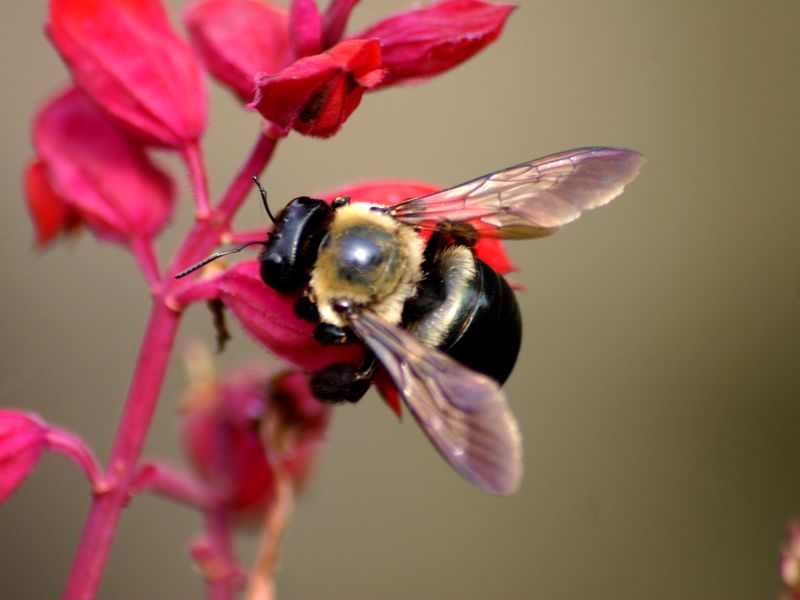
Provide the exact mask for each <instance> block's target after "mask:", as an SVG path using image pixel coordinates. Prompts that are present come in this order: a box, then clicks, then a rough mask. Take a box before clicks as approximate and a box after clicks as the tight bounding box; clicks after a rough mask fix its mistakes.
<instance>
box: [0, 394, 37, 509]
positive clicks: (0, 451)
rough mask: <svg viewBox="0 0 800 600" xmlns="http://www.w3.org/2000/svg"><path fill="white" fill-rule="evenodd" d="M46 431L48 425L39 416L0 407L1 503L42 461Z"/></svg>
mask: <svg viewBox="0 0 800 600" xmlns="http://www.w3.org/2000/svg"><path fill="white" fill-rule="evenodd" d="M46 432H47V427H46V425H45V424H44V423H43V422H42V421H41V419H39V417H37V416H36V415H31V414H26V413H23V412H18V411H15V410H6V409H0V503H2V502H5V501H6V499H8V497H9V496H10V495H11V494H12V493H14V490H16V489H17V487H18V486H19V485H20V484H21V483H22V481H23V480H24V479H25V477H27V476H28V474H29V473H30V472H31V471H32V470H33V468H34V467H35V466H36V464H37V463H38V462H39V457H40V456H41V455H42V451H44V449H45V447H46V440H45V434H46Z"/></svg>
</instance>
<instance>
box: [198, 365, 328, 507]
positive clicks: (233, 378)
mask: <svg viewBox="0 0 800 600" xmlns="http://www.w3.org/2000/svg"><path fill="white" fill-rule="evenodd" d="M201 360H204V359H202V358H201ZM209 375H210V376H209ZM185 407H186V408H185V418H184V426H183V442H184V449H185V451H186V454H187V456H188V458H189V459H190V460H191V462H192V465H193V467H194V468H195V470H196V471H197V473H198V474H199V475H200V477H201V478H202V479H203V480H204V481H205V482H206V483H207V484H208V485H209V486H210V488H211V489H212V490H213V492H214V494H215V496H216V497H217V498H218V499H219V500H221V501H222V502H224V504H225V505H226V506H228V507H229V508H230V509H232V510H234V511H235V512H236V513H238V514H239V515H242V516H247V515H251V514H257V512H258V511H260V510H261V509H263V508H264V506H266V505H267V504H268V503H269V502H271V501H272V500H273V498H274V495H275V491H276V485H277V478H278V477H280V476H286V477H288V478H289V479H290V480H291V481H292V482H293V483H294V485H295V486H296V487H299V486H301V485H302V484H303V482H304V481H305V478H306V476H307V475H308V472H309V470H310V469H311V466H312V462H313V459H314V457H315V455H316V451H317V450H318V449H319V447H320V445H321V443H322V442H323V440H324V436H325V431H326V429H327V425H328V420H329V417H330V408H329V407H327V406H324V405H322V404H321V403H320V402H318V401H317V400H315V399H314V398H313V397H312V396H311V392H310V389H309V387H308V382H307V378H306V376H305V375H303V374H301V373H298V372H286V373H282V374H279V375H277V376H274V375H273V374H272V373H271V372H270V370H269V369H267V368H265V367H260V366H253V367H249V368H243V369H239V370H237V371H233V372H230V373H226V374H224V375H223V376H216V375H214V374H213V373H210V374H209V373H205V374H204V375H203V378H201V379H200V380H198V381H195V382H194V385H193V386H192V388H191V390H190V392H189V395H188V396H187V399H186V402H185Z"/></svg>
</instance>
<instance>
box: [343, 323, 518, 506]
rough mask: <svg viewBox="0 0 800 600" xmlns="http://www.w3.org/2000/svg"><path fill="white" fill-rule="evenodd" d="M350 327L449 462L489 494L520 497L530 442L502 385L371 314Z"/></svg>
mask: <svg viewBox="0 0 800 600" xmlns="http://www.w3.org/2000/svg"><path fill="white" fill-rule="evenodd" d="M349 320H350V325H351V327H352V328H353V330H354V331H355V332H356V334H357V335H358V336H359V337H360V338H361V339H362V340H363V341H364V343H365V344H366V345H367V346H369V348H370V349H371V350H372V351H373V352H374V353H375V356H376V357H377V358H378V360H379V361H380V362H381V363H382V364H383V366H384V367H385V368H386V370H387V371H388V373H389V375H390V376H391V378H392V380H393V381H394V383H395V385H396V386H397V389H398V391H399V392H400V397H401V398H402V399H403V401H404V402H405V404H406V406H407V407H408V409H409V411H410V412H411V414H412V415H413V416H414V418H415V419H416V421H417V423H419V425H420V427H422V430H423V431H424V432H425V434H426V435H427V436H428V439H430V441H431V442H432V443H433V445H434V446H435V447H436V449H437V450H438V451H439V453H440V454H441V455H442V456H443V457H444V458H445V460H446V461H447V462H449V463H450V464H451V465H452V466H453V468H455V470H456V471H458V472H459V473H460V474H461V475H463V476H464V477H466V478H467V479H469V480H470V481H472V482H473V483H474V484H475V485H477V486H478V487H480V488H481V489H483V490H485V491H487V492H490V493H492V494H498V495H507V494H512V493H514V492H515V491H516V490H517V487H518V486H519V482H520V479H521V477H522V442H521V438H520V434H519V429H518V427H517V422H516V420H515V419H514V416H513V415H512V414H511V411H510V409H509V408H508V405H507V404H506V400H505V396H504V395H503V393H502V392H501V391H500V388H499V386H498V385H497V383H496V382H495V381H494V380H492V379H490V378H489V377H486V376H485V375H482V374H480V373H476V372H475V371H472V370H470V369H468V368H466V367H464V366H462V365H461V364H459V363H458V362H456V361H455V360H453V359H452V358H450V357H449V356H447V355H445V354H442V353H441V352H439V351H437V350H435V349H433V348H430V347H429V346H426V345H424V344H423V343H422V342H420V341H419V340H417V339H416V338H414V337H413V336H412V335H411V334H409V333H407V332H406V331H404V330H402V329H400V328H398V327H394V326H391V325H389V324H387V323H386V322H385V321H383V320H382V319H380V318H379V317H376V316H374V315H372V314H370V313H367V312H363V313H352V314H351V315H350V316H349Z"/></svg>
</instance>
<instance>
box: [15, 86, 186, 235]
mask: <svg viewBox="0 0 800 600" xmlns="http://www.w3.org/2000/svg"><path fill="white" fill-rule="evenodd" d="M33 143H34V146H35V148H36V151H37V153H38V157H39V158H38V159H37V160H36V161H35V162H34V163H33V164H32V165H31V166H30V167H29V170H28V173H27V175H26V192H27V193H28V204H29V207H30V209H31V215H32V217H33V219H34V223H35V226H36V230H37V232H38V239H39V241H40V243H45V242H47V241H49V240H50V239H51V238H52V237H53V235H55V234H56V233H57V232H58V231H62V230H67V229H70V228H71V227H73V226H74V225H75V222H76V220H77V219H78V218H79V219H80V220H81V221H82V222H84V223H86V225H87V226H88V227H89V228H90V229H91V230H92V231H93V232H94V233H95V234H96V235H98V236H99V237H101V238H104V239H109V240H113V241H117V242H121V243H130V242H131V241H132V240H133V239H136V238H141V239H148V238H152V237H153V236H154V235H155V234H156V233H158V231H159V230H160V229H161V227H162V226H163V225H164V223H165V222H166V220H167V218H168V217H169V215H170V212H171V209H172V203H173V196H174V193H173V186H172V182H171V180H170V179H169V178H168V177H167V176H166V175H165V174H164V173H163V172H161V171H160V170H159V169H157V168H156V167H155V166H154V165H153V163H152V162H150V160H149V159H148V157H147V154H146V153H145V150H144V148H143V147H142V145H141V143H140V142H139V141H138V140H136V139H134V138H132V137H130V136H128V135H126V134H124V133H123V132H122V131H121V130H120V129H118V128H117V127H116V126H115V125H114V124H113V123H112V122H110V121H109V120H108V119H107V118H106V116H105V115H104V114H103V113H101V112H100V111H99V110H97V109H96V108H95V107H94V105H92V104H91V103H90V102H89V101H88V100H87V99H86V98H85V97H84V96H83V94H81V93H80V92H79V91H77V90H75V89H70V90H67V91H66V92H63V93H62V94H60V95H59V96H57V97H56V98H54V99H53V100H51V101H49V102H48V103H47V104H45V106H44V107H43V108H42V109H41V111H40V112H39V114H38V115H37V117H36V120H35V122H34V126H33Z"/></svg>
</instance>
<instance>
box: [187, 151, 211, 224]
mask: <svg viewBox="0 0 800 600" xmlns="http://www.w3.org/2000/svg"><path fill="white" fill-rule="evenodd" d="M183 160H184V161H185V162H186V167H187V168H188V169H189V180H190V181H191V182H192V188H193V191H194V201H195V211H196V212H195V218H196V219H197V220H198V221H205V220H206V219H208V217H209V215H210V214H211V206H210V205H209V203H208V180H207V179H206V168H205V164H204V163H203V153H202V151H201V150H200V144H199V142H194V143H191V144H189V145H188V146H186V148H184V150H183Z"/></svg>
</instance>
